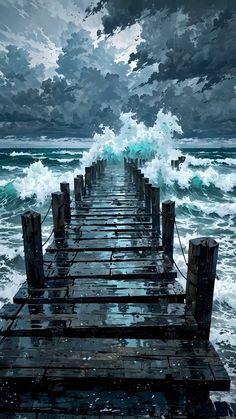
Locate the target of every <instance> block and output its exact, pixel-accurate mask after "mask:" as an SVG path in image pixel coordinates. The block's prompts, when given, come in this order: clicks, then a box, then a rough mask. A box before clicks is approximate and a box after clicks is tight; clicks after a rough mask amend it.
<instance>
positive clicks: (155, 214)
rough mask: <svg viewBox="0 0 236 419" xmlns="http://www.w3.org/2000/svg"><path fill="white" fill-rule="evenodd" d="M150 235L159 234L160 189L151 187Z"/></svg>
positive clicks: (155, 235)
mask: <svg viewBox="0 0 236 419" xmlns="http://www.w3.org/2000/svg"><path fill="white" fill-rule="evenodd" d="M151 193H152V234H153V236H154V237H157V236H159V234H160V188H156V187H154V186H153V187H152V191H151Z"/></svg>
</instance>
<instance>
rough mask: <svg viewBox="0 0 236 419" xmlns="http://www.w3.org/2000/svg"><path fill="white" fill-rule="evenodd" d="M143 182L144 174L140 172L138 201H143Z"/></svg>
mask: <svg viewBox="0 0 236 419" xmlns="http://www.w3.org/2000/svg"><path fill="white" fill-rule="evenodd" d="M143 182H144V174H143V173H141V174H140V182H139V199H140V201H143V198H144V187H143Z"/></svg>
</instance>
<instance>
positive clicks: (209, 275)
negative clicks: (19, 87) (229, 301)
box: [0, 159, 233, 419]
mask: <svg viewBox="0 0 236 419" xmlns="http://www.w3.org/2000/svg"><path fill="white" fill-rule="evenodd" d="M70 199H71V198H70V192H69V185H68V184H67V183H66V182H64V183H62V184H61V185H60V192H55V193H54V194H52V211H53V224H54V227H53V231H54V239H53V241H52V243H51V244H50V245H49V246H48V248H47V249H46V253H45V254H44V256H42V238H41V217H40V215H39V214H37V213H34V212H30V211H29V212H27V213H26V214H24V215H23V216H22V225H23V236H24V248H25V257H26V275H27V282H26V283H25V284H23V285H22V287H21V288H20V289H19V291H18V292H17V294H16V295H15V296H14V299H13V304H6V305H5V306H4V307H3V308H2V310H1V312H0V332H1V334H0V389H1V391H0V412H1V413H0V418H13V417H17V418H22V419H23V418H30V419H33V418H35V419H36V418H37V419H43V418H45V419H53V418H58V419H59V418H68V419H73V418H95V417H96V418H98V417H102V418H107V419H110V418H118V417H124V418H137V417H140V418H144V417H157V418H173V419H174V418H181V419H183V418H207V419H213V418H223V417H225V418H226V417H229V416H230V415H231V416H233V413H232V412H233V410H232V406H231V407H230V406H228V405H227V404H224V403H213V402H212V401H211V399H210V396H209V395H210V392H211V391H228V390H229V387H230V380H229V377H228V374H227V372H226V370H225V369H224V366H223V365H222V362H221V360H220V359H219V356H218V354H217V352H216V351H215V349H214V348H213V346H212V344H211V343H210V342H209V332H210V322H211V310H212V301H213V290H214V280H215V269H216V259H217V250H218V244H217V243H216V242H215V241H214V240H213V239H209V238H199V239H195V240H191V242H190V248H189V260H188V275H187V284H186V289H183V288H182V286H181V285H180V283H179V282H178V281H177V279H176V278H177V273H176V266H175V264H174V260H173V238H174V224H175V208H174V202H172V201H166V202H164V203H162V208H160V190H159V188H156V187H153V186H152V185H151V184H150V183H149V180H148V179H145V177H144V175H143V174H142V168H139V167H138V165H137V161H136V162H135V161H132V160H131V159H125V162H124V167H123V166H119V165H114V166H112V165H106V162H105V161H104V160H98V161H97V162H95V163H94V164H93V165H92V166H91V167H89V168H86V171H85V176H78V177H77V178H76V179H75V197H74V199H73V202H72V203H70Z"/></svg>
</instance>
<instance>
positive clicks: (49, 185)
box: [13, 160, 82, 204]
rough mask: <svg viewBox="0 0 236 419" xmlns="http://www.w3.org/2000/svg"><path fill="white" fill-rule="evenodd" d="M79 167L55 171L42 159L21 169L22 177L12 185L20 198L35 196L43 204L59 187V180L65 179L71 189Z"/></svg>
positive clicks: (79, 171)
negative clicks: (61, 171)
mask: <svg viewBox="0 0 236 419" xmlns="http://www.w3.org/2000/svg"><path fill="white" fill-rule="evenodd" d="M81 170H82V169H81V168H80V167H79V165H78V168H77V169H75V170H74V171H68V172H64V173H60V172H55V171H53V170H51V169H49V168H48V167H47V166H45V165H44V164H43V163H42V161H40V160H39V161H36V162H34V163H32V164H30V165H29V166H28V167H26V168H25V169H24V170H23V174H24V176H23V177H17V178H16V179H15V180H14V181H13V185H14V187H15V189H16V191H17V193H18V195H19V196H20V198H21V199H22V200H24V199H25V198H30V197H35V198H36V200H37V202H38V203H39V204H43V203H44V202H45V201H46V200H47V199H48V197H49V196H50V195H51V193H52V192H56V191H58V190H59V189H60V182H63V181H65V180H66V181H67V182H69V183H70V187H71V189H73V187H74V186H73V185H74V184H73V182H74V178H75V177H76V176H77V175H78V174H79V173H81Z"/></svg>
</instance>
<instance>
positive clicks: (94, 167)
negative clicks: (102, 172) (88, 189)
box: [92, 162, 97, 183]
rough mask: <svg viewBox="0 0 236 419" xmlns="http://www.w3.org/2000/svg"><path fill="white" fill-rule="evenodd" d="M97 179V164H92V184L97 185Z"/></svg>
mask: <svg viewBox="0 0 236 419" xmlns="http://www.w3.org/2000/svg"><path fill="white" fill-rule="evenodd" d="M96 177H97V169H96V163H95V162H93V163H92V182H93V183H96Z"/></svg>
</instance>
